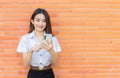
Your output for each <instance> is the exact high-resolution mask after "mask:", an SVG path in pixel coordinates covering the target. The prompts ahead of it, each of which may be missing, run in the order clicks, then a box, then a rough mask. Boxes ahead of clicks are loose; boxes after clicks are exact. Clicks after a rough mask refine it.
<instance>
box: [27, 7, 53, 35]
mask: <svg viewBox="0 0 120 78" xmlns="http://www.w3.org/2000/svg"><path fill="white" fill-rule="evenodd" d="M37 14H43V15H44V16H45V20H46V28H45V29H44V31H45V32H46V33H47V34H52V27H51V21H50V17H49V14H48V12H47V11H46V10H45V9H41V8H38V9H36V10H35V11H34V12H33V14H32V16H31V19H30V29H29V32H28V33H31V32H32V31H33V30H34V29H35V27H34V25H33V24H32V22H31V20H34V18H35V16H36V15H37Z"/></svg>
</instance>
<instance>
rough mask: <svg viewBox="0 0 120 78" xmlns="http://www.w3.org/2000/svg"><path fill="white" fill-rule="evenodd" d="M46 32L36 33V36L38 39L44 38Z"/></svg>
mask: <svg viewBox="0 0 120 78" xmlns="http://www.w3.org/2000/svg"><path fill="white" fill-rule="evenodd" d="M43 34H44V31H35V35H36V37H37V38H38V39H40V38H42V36H43Z"/></svg>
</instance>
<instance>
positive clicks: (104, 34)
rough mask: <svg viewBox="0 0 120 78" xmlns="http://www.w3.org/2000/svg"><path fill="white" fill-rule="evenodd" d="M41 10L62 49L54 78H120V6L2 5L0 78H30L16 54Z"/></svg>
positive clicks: (98, 0) (64, 2)
mask: <svg viewBox="0 0 120 78" xmlns="http://www.w3.org/2000/svg"><path fill="white" fill-rule="evenodd" d="M39 7H40V8H45V9H46V10H47V11H48V12H49V14H50V17H51V21H52V27H53V31H54V33H55V34H56V36H57V38H58V39H59V42H60V44H61V47H62V52H61V53H60V55H59V56H60V58H59V60H60V61H59V66H58V67H57V68H56V67H53V69H54V71H55V74H56V78H120V60H119V59H120V57H119V56H120V0H0V78H16V77H17V78H26V74H27V71H28V69H25V68H23V66H22V59H21V55H20V54H17V53H16V48H17V44H18V40H19V39H20V37H21V36H22V35H23V34H26V33H27V31H28V28H29V19H30V16H31V14H32V12H33V11H34V9H36V8H39Z"/></svg>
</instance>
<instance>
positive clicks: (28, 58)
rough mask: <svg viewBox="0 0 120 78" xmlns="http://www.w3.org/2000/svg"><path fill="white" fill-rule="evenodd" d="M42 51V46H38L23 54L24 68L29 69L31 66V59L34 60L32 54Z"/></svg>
mask: <svg viewBox="0 0 120 78" xmlns="http://www.w3.org/2000/svg"><path fill="white" fill-rule="evenodd" d="M40 49H41V48H40V45H39V44H36V45H34V46H33V47H32V48H31V49H30V50H29V52H27V53H23V64H24V67H26V68H27V67H29V66H30V62H31V59H32V53H33V52H36V51H38V50H40Z"/></svg>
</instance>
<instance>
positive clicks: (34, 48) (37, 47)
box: [30, 44, 41, 52]
mask: <svg viewBox="0 0 120 78" xmlns="http://www.w3.org/2000/svg"><path fill="white" fill-rule="evenodd" d="M40 49H41V47H40V44H35V45H34V46H33V47H32V48H31V49H30V52H37V51H38V50H40Z"/></svg>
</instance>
